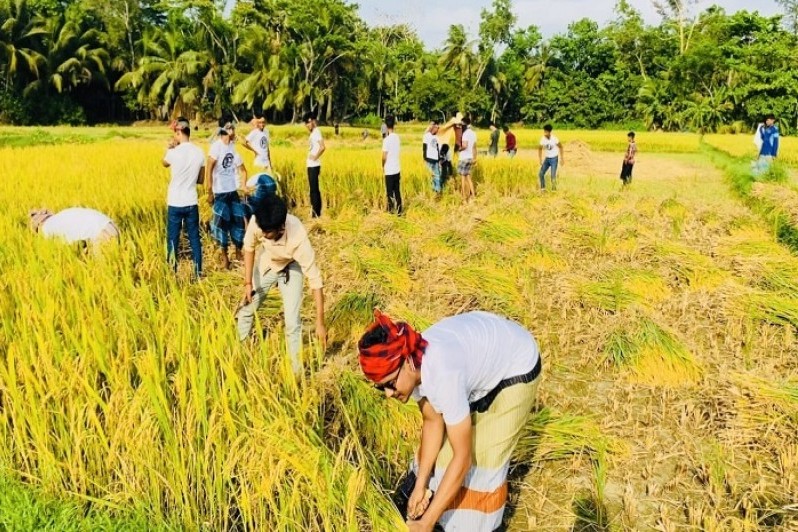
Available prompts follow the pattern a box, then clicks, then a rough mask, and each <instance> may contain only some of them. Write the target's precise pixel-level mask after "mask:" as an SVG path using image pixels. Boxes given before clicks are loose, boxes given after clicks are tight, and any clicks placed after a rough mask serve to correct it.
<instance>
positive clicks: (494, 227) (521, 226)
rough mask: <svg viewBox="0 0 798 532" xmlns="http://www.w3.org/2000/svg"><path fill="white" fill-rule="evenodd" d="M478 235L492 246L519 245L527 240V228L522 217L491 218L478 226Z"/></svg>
mask: <svg viewBox="0 0 798 532" xmlns="http://www.w3.org/2000/svg"><path fill="white" fill-rule="evenodd" d="M476 233H477V235H478V236H479V237H480V238H482V239H483V240H486V241H488V242H490V243H492V244H507V245H511V246H512V245H518V244H520V243H521V242H522V241H523V240H524V239H525V238H526V233H527V227H526V223H525V222H524V220H523V219H522V218H520V217H510V216H506V215H505V216H501V217H500V216H495V215H494V216H491V217H489V218H488V219H487V220H485V221H484V222H483V223H481V224H480V225H479V226H478V229H477V231H476Z"/></svg>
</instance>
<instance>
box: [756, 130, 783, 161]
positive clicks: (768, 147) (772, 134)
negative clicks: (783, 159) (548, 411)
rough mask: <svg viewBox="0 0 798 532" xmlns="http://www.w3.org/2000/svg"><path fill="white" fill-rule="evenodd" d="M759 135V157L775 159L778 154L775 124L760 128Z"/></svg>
mask: <svg viewBox="0 0 798 532" xmlns="http://www.w3.org/2000/svg"><path fill="white" fill-rule="evenodd" d="M759 134H760V135H761V136H762V148H761V149H760V150H759V155H760V157H776V156H777V155H778V154H779V128H778V127H777V126H776V125H775V124H774V125H772V126H770V127H767V126H762V129H761V131H760V133H759Z"/></svg>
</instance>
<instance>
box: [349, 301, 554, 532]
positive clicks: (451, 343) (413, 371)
mask: <svg viewBox="0 0 798 532" xmlns="http://www.w3.org/2000/svg"><path fill="white" fill-rule="evenodd" d="M375 315H376V321H375V322H374V323H373V324H372V325H371V327H369V329H368V331H367V332H366V333H365V334H364V335H363V337H362V338H361V339H360V342H359V344H358V348H359V350H360V366H361V368H362V369H363V373H365V375H366V377H368V378H369V379H370V380H371V381H373V382H374V383H376V388H377V389H378V390H380V391H383V392H384V393H385V396H386V397H389V398H393V399H397V400H399V401H401V402H403V403H404V402H407V400H408V399H410V398H411V397H412V398H413V399H414V400H415V401H417V402H418V406H419V408H420V409H421V414H422V416H423V420H424V421H423V425H422V428H421V446H420V447H419V450H418V453H417V454H416V458H415V461H414V463H413V467H412V471H411V473H410V474H409V476H408V478H407V479H406V482H404V483H403V486H406V488H407V489H406V493H405V495H406V496H407V518H408V519H409V520H408V521H407V526H408V527H409V529H410V530H411V531H430V530H433V528H434V527H435V526H436V524H437V525H439V526H440V527H442V528H443V529H444V530H468V531H471V532H483V531H484V532H491V531H493V530H496V529H497V528H499V526H500V525H501V524H502V519H503V517H504V506H505V503H506V500H507V472H508V470H509V467H510V455H511V454H512V452H513V450H514V449H515V446H516V444H517V443H518V440H519V439H520V437H521V431H522V429H523V427H524V425H525V423H526V421H527V417H528V414H529V413H530V412H531V410H532V407H533V405H534V402H535V394H536V391H537V387H538V382H539V380H540V372H541V367H542V364H541V358H540V352H539V350H538V344H537V342H536V341H535V338H534V337H533V336H532V335H531V334H530V333H529V332H528V331H527V330H526V329H524V328H523V327H521V326H520V325H518V324H517V323H515V322H512V321H510V320H508V319H505V318H503V317H501V316H497V315H495V314H490V313H487V312H469V313H466V314H460V315H459V316H453V317H450V318H446V319H444V320H442V321H439V322H438V323H436V324H435V325H433V326H432V327H430V328H429V329H427V330H426V331H424V332H423V333H422V334H419V333H417V332H416V331H415V330H413V328H412V327H411V326H410V325H408V324H407V323H402V322H399V323H394V322H393V321H391V319H390V318H388V317H387V316H385V315H384V314H381V313H380V312H379V311H377V312H376V313H375ZM411 486H412V487H411ZM430 491H431V492H433V493H430ZM403 503H404V501H402V502H401V503H400V506H403V505H404V504H403ZM401 509H402V508H400V510H401Z"/></svg>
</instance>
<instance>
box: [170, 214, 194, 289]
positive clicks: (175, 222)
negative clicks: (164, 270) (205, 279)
mask: <svg viewBox="0 0 798 532" xmlns="http://www.w3.org/2000/svg"><path fill="white" fill-rule="evenodd" d="M166 212H167V224H166V256H167V260H169V262H170V263H171V264H172V267H173V268H174V270H175V271H177V250H178V249H179V248H180V230H181V229H182V226H183V223H184V221H185V226H186V233H188V241H189V242H190V243H191V256H192V257H193V258H194V273H195V274H197V275H200V274H202V244H201V243H200V232H199V207H198V206H197V205H190V206H188V207H173V206H171V205H169V206H168V207H167V209H166Z"/></svg>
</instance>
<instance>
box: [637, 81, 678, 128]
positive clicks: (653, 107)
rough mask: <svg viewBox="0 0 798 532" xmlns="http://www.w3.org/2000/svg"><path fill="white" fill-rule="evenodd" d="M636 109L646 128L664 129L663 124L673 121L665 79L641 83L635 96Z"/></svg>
mask: <svg viewBox="0 0 798 532" xmlns="http://www.w3.org/2000/svg"><path fill="white" fill-rule="evenodd" d="M637 97H638V104H637V109H638V112H640V113H641V114H642V115H643V119H644V121H645V123H646V127H648V128H649V129H651V128H655V127H657V126H660V127H665V123H666V122H667V121H669V120H673V119H674V117H673V115H674V113H673V112H672V111H673V108H672V107H671V106H670V105H669V102H670V100H671V98H670V94H669V93H668V83H667V79H662V78H648V79H647V80H645V81H644V82H643V85H642V86H641V87H640V90H639V91H638V94H637Z"/></svg>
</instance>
